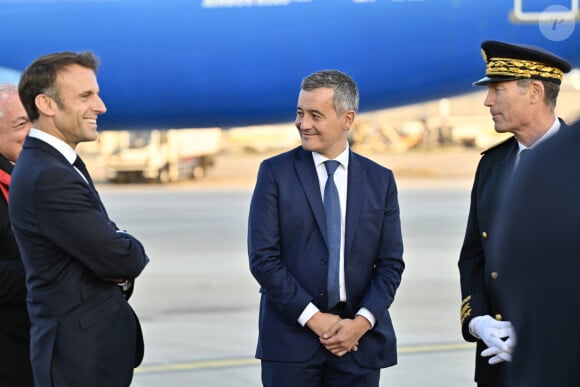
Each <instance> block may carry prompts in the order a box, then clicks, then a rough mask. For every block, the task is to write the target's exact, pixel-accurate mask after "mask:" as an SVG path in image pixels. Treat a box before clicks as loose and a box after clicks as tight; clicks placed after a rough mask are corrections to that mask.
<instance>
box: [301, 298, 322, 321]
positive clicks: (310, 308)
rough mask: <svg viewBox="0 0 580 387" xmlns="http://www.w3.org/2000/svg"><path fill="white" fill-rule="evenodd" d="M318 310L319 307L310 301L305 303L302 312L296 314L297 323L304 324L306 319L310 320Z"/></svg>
mask: <svg viewBox="0 0 580 387" xmlns="http://www.w3.org/2000/svg"><path fill="white" fill-rule="evenodd" d="M318 311H319V309H318V308H317V307H316V306H314V304H313V303H312V302H309V303H308V305H306V308H304V310H303V311H302V313H300V316H298V324H300V325H302V326H305V325H306V323H307V322H308V320H310V319H311V318H312V316H314V315H315V314H316V312H318Z"/></svg>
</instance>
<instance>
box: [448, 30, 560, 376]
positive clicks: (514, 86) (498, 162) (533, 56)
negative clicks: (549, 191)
mask: <svg viewBox="0 0 580 387" xmlns="http://www.w3.org/2000/svg"><path fill="white" fill-rule="evenodd" d="M481 49H482V54H483V58H484V60H485V62H486V74H485V75H486V76H485V77H484V78H482V79H481V80H479V81H477V82H475V83H474V85H475V86H487V88H488V93H487V96H486V98H485V102H484V104H485V106H487V107H488V108H489V111H490V113H491V116H492V119H493V121H494V126H495V130H496V132H498V133H506V132H509V133H513V136H511V137H510V138H508V139H507V140H505V141H504V142H502V143H500V144H498V145H496V146H494V147H492V148H490V149H488V150H486V151H484V152H483V153H482V155H483V156H482V158H481V160H480V162H479V165H478V167H477V171H476V175H475V181H474V184H473V188H472V191H471V206H470V210H469V217H468V221H467V230H466V233H465V239H464V242H463V246H462V248H461V253H460V257H459V273H460V282H461V293H462V298H463V301H462V304H461V327H462V334H463V337H464V338H465V340H467V341H477V350H476V366H475V381H476V382H477V385H478V386H501V385H502V384H501V380H502V373H503V372H504V367H505V363H504V362H505V361H510V360H511V351H512V349H513V345H514V340H515V337H514V331H513V328H512V324H511V322H510V314H509V311H507V310H502V308H501V307H500V304H501V302H500V299H501V291H500V289H501V282H502V273H501V272H500V271H499V270H498V269H497V262H495V261H494V257H493V256H490V254H489V250H488V249H489V243H490V241H492V240H493V238H495V237H496V235H494V231H495V229H494V228H493V224H494V219H495V216H496V214H497V213H498V210H499V206H500V196H501V192H502V187H505V185H506V182H507V181H509V180H510V178H511V176H512V175H513V173H517V165H518V163H519V162H520V158H522V159H523V157H520V156H521V155H523V154H522V153H521V152H522V151H523V150H527V149H531V148H533V147H534V146H536V145H537V144H538V143H540V142H542V141H544V140H545V139H547V138H548V137H550V136H553V135H554V134H556V133H557V132H558V131H559V130H561V129H564V128H565V126H566V125H565V123H564V122H563V121H562V120H561V119H558V118H557V117H556V114H555V111H554V109H555V106H556V100H557V97H558V92H559V90H560V84H561V82H562V76H563V74H564V73H567V72H569V71H570V69H571V66H570V63H568V62H567V61H566V60H564V59H562V58H560V57H558V56H556V55H554V54H552V53H550V52H548V51H545V50H543V49H541V48H538V47H532V46H526V45H520V44H511V43H504V42H498V41H485V42H483V43H482V45H481ZM522 162H523V160H522Z"/></svg>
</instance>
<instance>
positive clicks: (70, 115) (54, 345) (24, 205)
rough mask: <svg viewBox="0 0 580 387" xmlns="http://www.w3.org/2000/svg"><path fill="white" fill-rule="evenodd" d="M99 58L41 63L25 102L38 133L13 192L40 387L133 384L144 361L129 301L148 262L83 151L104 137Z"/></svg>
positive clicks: (27, 83) (65, 56)
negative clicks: (109, 207) (110, 206)
mask: <svg viewBox="0 0 580 387" xmlns="http://www.w3.org/2000/svg"><path fill="white" fill-rule="evenodd" d="M97 65H98V63H97V60H96V58H95V57H94V56H93V55H92V53H90V52H87V53H72V52H61V53H55V54H50V55H46V56H43V57H41V58H38V59H37V60H36V61H34V62H33V63H32V64H31V65H30V66H29V67H28V68H27V69H26V70H25V71H24V72H23V73H22V76H21V79H20V83H19V94H20V99H21V100H22V104H23V105H24V108H25V109H26V113H27V115H28V118H29V119H30V121H31V122H32V125H33V128H32V129H31V130H30V134H29V136H28V137H27V138H26V141H25V142H24V147H23V150H22V152H21V154H20V157H19V159H18V163H17V165H16V167H15V168H14V171H13V173H12V182H11V186H10V207H9V211H10V218H11V220H12V225H13V229H14V234H15V236H16V241H17V243H18V247H19V249H20V252H21V255H22V261H23V263H24V268H25V271H26V287H27V291H28V297H27V303H28V312H29V314H30V321H31V330H30V357H31V363H32V370H33V374H34V383H35V385H36V387H53V386H83V387H120V386H128V385H129V384H130V383H131V379H132V377H133V368H134V367H136V366H137V365H139V363H140V362H141V360H142V358H143V337H142V334H141V328H140V325H139V321H138V320H137V317H136V315H135V313H134V312H133V310H132V308H131V307H130V306H129V304H128V302H127V300H128V298H129V296H130V295H131V292H132V289H133V288H132V285H133V281H134V279H135V278H136V277H137V276H138V275H139V274H140V273H141V271H142V270H143V268H144V267H145V265H146V264H147V262H148V261H149V258H147V255H146V254H145V250H144V248H143V246H142V245H141V243H140V242H139V241H138V240H137V239H136V238H135V237H133V236H132V235H130V234H128V233H127V232H125V231H121V230H119V229H118V228H117V226H116V225H115V223H114V222H113V221H112V220H111V219H110V218H109V217H108V215H107V212H106V211H105V207H104V206H103V203H102V202H101V200H100V198H99V195H98V193H97V191H96V189H95V186H94V185H93V182H92V179H91V176H90V175H89V173H88V171H87V170H86V167H85V166H84V163H83V162H82V160H80V158H79V157H78V155H77V154H76V152H75V149H76V146H77V145H78V144H79V143H80V142H83V141H93V140H95V139H96V138H97V117H98V116H99V115H101V114H103V113H105V111H106V107H105V104H104V103H103V101H102V100H101V98H100V97H99V85H98V83H97V78H96V71H97Z"/></svg>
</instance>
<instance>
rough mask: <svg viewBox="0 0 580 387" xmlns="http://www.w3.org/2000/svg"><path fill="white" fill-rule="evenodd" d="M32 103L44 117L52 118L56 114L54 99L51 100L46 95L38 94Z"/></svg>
mask: <svg viewBox="0 0 580 387" xmlns="http://www.w3.org/2000/svg"><path fill="white" fill-rule="evenodd" d="M34 103H35V104H36V108H37V109H38V111H39V112H40V113H42V114H43V115H45V116H50V117H52V116H54V114H55V113H56V109H57V106H56V101H55V100H54V98H51V97H49V96H48V95H46V94H38V95H37V96H36V98H34Z"/></svg>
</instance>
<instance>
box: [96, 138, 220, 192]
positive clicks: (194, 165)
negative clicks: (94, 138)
mask: <svg viewBox="0 0 580 387" xmlns="http://www.w3.org/2000/svg"><path fill="white" fill-rule="evenodd" d="M100 136H101V137H103V138H102V139H103V140H104V142H106V144H107V147H108V148H109V149H110V154H109V156H107V159H106V163H105V164H106V176H107V179H108V180H109V181H111V182H115V183H124V182H133V181H157V182H159V183H168V182H172V181H178V180H182V179H191V178H200V177H203V176H205V174H206V171H207V169H208V168H209V167H211V166H212V165H213V164H214V159H215V157H216V155H217V154H218V153H219V152H220V150H221V146H222V130H221V129H220V128H195V129H169V130H148V131H140V130H131V131H115V132H102V133H101V134H100Z"/></svg>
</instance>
